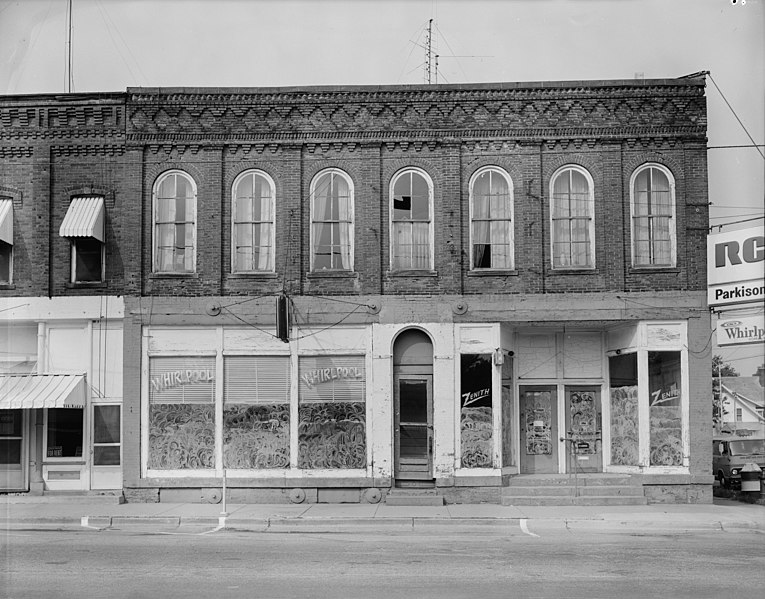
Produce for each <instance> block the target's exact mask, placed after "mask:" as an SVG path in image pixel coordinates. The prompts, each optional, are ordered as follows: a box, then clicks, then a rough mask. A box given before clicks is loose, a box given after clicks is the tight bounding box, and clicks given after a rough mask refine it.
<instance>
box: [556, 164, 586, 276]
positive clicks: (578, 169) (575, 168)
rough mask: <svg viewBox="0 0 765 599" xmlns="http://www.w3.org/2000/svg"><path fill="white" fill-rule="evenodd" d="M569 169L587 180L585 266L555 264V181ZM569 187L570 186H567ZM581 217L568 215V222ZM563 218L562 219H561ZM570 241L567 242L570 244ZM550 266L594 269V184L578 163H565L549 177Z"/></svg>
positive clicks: (568, 171) (566, 173) (561, 268)
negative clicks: (586, 249)
mask: <svg viewBox="0 0 765 599" xmlns="http://www.w3.org/2000/svg"><path fill="white" fill-rule="evenodd" d="M571 171H575V172H577V173H579V174H580V175H582V176H583V177H584V178H585V179H586V180H587V187H588V189H587V192H588V193H587V195H588V197H587V205H588V207H589V224H588V226H587V236H588V240H589V242H590V244H589V252H588V255H587V260H588V264H587V265H585V266H577V265H573V264H567V265H556V264H555V224H554V223H555V220H554V218H553V214H554V212H555V211H554V204H555V194H554V189H555V181H556V180H557V179H558V177H561V176H564V175H567V176H570V175H568V173H570V172H571ZM569 189H570V187H569ZM579 218H581V217H576V218H574V217H571V216H569V217H568V221H569V223H571V222H572V221H574V220H578V219H579ZM561 220H563V219H561ZM570 243H571V242H569V244H570ZM550 267H551V268H552V269H553V270H593V269H595V185H594V182H593V180H592V175H590V173H589V171H588V170H587V169H585V168H584V167H581V166H579V165H578V164H566V165H564V166H562V167H560V168H559V169H557V170H556V171H555V172H554V173H553V175H552V177H550Z"/></svg>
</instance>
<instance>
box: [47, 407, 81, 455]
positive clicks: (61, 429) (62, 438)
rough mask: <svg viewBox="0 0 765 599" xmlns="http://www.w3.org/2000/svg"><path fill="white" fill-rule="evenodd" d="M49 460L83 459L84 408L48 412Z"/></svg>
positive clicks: (52, 409)
mask: <svg viewBox="0 0 765 599" xmlns="http://www.w3.org/2000/svg"><path fill="white" fill-rule="evenodd" d="M47 456H48V457H49V458H80V457H82V408H51V409H49V410H48V453H47Z"/></svg>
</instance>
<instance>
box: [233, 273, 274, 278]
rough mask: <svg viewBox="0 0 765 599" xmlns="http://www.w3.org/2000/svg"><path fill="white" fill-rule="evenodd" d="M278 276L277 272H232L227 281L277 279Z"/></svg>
mask: <svg viewBox="0 0 765 599" xmlns="http://www.w3.org/2000/svg"><path fill="white" fill-rule="evenodd" d="M277 277H278V275H277V274H276V273H275V272H232V273H231V274H229V275H227V276H226V278H227V279H276V278H277Z"/></svg>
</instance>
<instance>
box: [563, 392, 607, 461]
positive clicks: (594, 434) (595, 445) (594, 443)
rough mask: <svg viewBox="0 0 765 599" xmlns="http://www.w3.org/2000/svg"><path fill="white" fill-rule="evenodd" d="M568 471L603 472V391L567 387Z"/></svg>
mask: <svg viewBox="0 0 765 599" xmlns="http://www.w3.org/2000/svg"><path fill="white" fill-rule="evenodd" d="M565 397H566V466H567V472H574V469H575V468H576V470H577V472H601V471H602V470H603V458H602V445H603V444H602V440H601V426H600V421H601V411H600V388H598V387H569V386H567V387H566V390H565Z"/></svg>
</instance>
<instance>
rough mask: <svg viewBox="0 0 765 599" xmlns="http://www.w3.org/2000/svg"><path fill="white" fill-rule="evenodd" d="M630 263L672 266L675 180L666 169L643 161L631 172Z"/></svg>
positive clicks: (673, 255)
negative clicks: (640, 166) (641, 164)
mask: <svg viewBox="0 0 765 599" xmlns="http://www.w3.org/2000/svg"><path fill="white" fill-rule="evenodd" d="M631 187H632V263H633V265H634V266H675V184H674V179H673V178H672V175H671V174H670V172H669V171H668V170H666V169H665V168H663V167H660V166H658V165H647V166H644V167H642V168H641V169H640V170H638V171H636V172H635V174H634V175H633V176H632V186H631Z"/></svg>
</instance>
